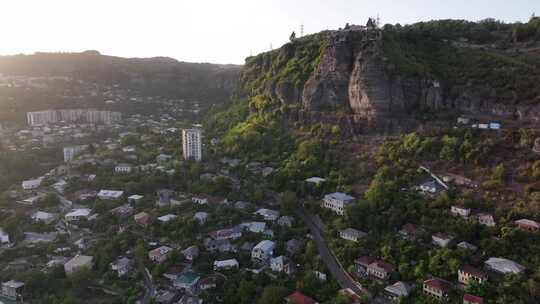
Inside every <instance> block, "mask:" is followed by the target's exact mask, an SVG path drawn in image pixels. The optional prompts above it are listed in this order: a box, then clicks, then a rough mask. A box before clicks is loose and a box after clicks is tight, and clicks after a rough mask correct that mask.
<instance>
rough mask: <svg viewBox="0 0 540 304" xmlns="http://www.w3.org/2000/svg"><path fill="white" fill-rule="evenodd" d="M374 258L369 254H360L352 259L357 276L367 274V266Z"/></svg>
mask: <svg viewBox="0 0 540 304" xmlns="http://www.w3.org/2000/svg"><path fill="white" fill-rule="evenodd" d="M375 261H376V259H375V258H372V257H370V256H361V257H359V258H357V259H356V260H355V261H354V265H355V270H356V273H357V275H358V276H367V275H368V266H369V265H370V264H371V263H373V262H375Z"/></svg>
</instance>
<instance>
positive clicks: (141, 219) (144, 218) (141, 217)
mask: <svg viewBox="0 0 540 304" xmlns="http://www.w3.org/2000/svg"><path fill="white" fill-rule="evenodd" d="M133 220H135V222H136V223H137V224H139V225H141V226H143V227H147V226H149V225H150V224H152V217H150V214H148V213H146V212H140V213H137V214H135V215H134V216H133Z"/></svg>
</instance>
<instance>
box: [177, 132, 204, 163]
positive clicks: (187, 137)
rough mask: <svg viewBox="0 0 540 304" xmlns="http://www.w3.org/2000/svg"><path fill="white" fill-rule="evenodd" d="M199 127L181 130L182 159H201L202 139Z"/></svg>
mask: <svg viewBox="0 0 540 304" xmlns="http://www.w3.org/2000/svg"><path fill="white" fill-rule="evenodd" d="M201 135H202V134H201V130H200V129H184V130H182V151H183V154H184V159H185V160H188V159H192V160H195V161H201V160H202V140H201Z"/></svg>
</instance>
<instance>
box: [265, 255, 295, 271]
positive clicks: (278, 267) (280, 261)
mask: <svg viewBox="0 0 540 304" xmlns="http://www.w3.org/2000/svg"><path fill="white" fill-rule="evenodd" d="M270 269H272V271H275V272H283V273H286V274H292V273H293V270H294V267H293V264H292V263H291V261H290V260H289V258H287V257H286V256H283V255H281V256H278V257H276V258H271V259H270Z"/></svg>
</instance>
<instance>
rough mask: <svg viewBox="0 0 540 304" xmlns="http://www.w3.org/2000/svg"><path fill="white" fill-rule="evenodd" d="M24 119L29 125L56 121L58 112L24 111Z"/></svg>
mask: <svg viewBox="0 0 540 304" xmlns="http://www.w3.org/2000/svg"><path fill="white" fill-rule="evenodd" d="M26 120H27V122H28V125H30V126H39V125H46V124H50V123H56V122H58V112H57V111H55V110H46V111H39V112H28V113H26Z"/></svg>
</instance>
